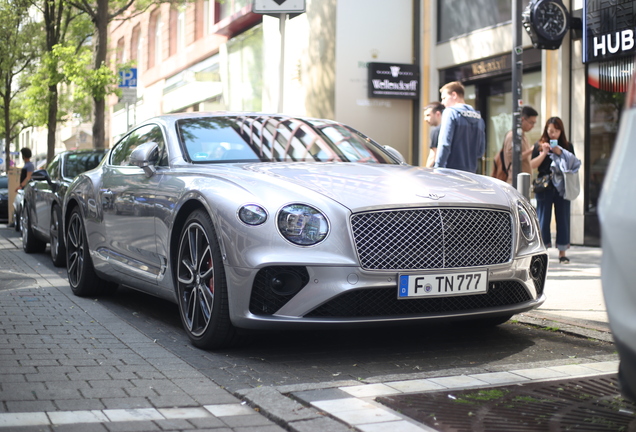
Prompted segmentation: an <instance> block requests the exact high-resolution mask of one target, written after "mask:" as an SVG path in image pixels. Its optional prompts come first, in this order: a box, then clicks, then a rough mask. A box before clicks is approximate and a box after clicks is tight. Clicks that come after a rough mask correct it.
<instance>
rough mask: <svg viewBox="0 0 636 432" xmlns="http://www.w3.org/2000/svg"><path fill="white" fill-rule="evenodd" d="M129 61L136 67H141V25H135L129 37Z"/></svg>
mask: <svg viewBox="0 0 636 432" xmlns="http://www.w3.org/2000/svg"><path fill="white" fill-rule="evenodd" d="M130 59H131V60H132V61H133V62H134V63H135V65H136V66H137V67H139V66H140V65H141V25H140V24H137V25H136V26H135V27H134V28H133V31H132V35H131V36H130Z"/></svg>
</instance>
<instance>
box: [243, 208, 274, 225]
mask: <svg viewBox="0 0 636 432" xmlns="http://www.w3.org/2000/svg"><path fill="white" fill-rule="evenodd" d="M238 217H239V219H240V220H241V222H243V223H246V224H248V225H260V224H262V223H264V222H265V221H266V220H267V212H266V211H265V209H264V208H263V207H261V206H259V205H256V204H246V205H244V206H243V207H241V208H240V209H239V211H238Z"/></svg>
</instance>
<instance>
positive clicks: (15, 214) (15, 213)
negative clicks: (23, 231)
mask: <svg viewBox="0 0 636 432" xmlns="http://www.w3.org/2000/svg"><path fill="white" fill-rule="evenodd" d="M21 218H22V216H21V215H20V212H18V211H17V210H14V211H13V229H15V230H16V231H18V232H19V231H20V219H21Z"/></svg>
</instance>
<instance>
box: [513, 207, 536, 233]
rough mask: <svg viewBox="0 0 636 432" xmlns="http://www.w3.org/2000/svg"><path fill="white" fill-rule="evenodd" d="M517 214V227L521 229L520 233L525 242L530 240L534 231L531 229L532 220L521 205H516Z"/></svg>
mask: <svg viewBox="0 0 636 432" xmlns="http://www.w3.org/2000/svg"><path fill="white" fill-rule="evenodd" d="M517 212H518V213H519V225H520V228H521V233H522V234H523V236H524V237H525V238H526V240H532V238H533V237H534V229H533V228H532V227H533V225H532V218H531V217H530V214H529V213H528V210H526V208H525V207H524V206H523V205H522V204H521V203H519V202H518V203H517Z"/></svg>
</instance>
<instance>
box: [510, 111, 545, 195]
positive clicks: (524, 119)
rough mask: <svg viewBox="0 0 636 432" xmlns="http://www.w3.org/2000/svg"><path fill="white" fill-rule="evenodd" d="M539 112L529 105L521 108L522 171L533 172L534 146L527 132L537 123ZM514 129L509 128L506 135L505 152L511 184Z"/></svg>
mask: <svg viewBox="0 0 636 432" xmlns="http://www.w3.org/2000/svg"><path fill="white" fill-rule="evenodd" d="M538 115H539V113H538V112H537V110H535V109H534V108H532V107H531V106H529V105H526V106H524V107H523V108H521V131H522V132H521V172H522V173H528V174H532V167H531V166H530V160H531V156H532V151H533V150H534V148H533V146H531V145H530V143H528V138H527V137H526V132H530V131H531V130H532V128H533V127H534V125H535V124H536V123H537V116H538ZM512 150H513V149H512V130H509V131H508V133H506V136H505V137H504V143H503V152H504V164H505V166H506V168H507V170H508V179H507V180H506V181H507V182H508V183H509V184H512V176H513V174H512ZM515 174H519V173H515Z"/></svg>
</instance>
